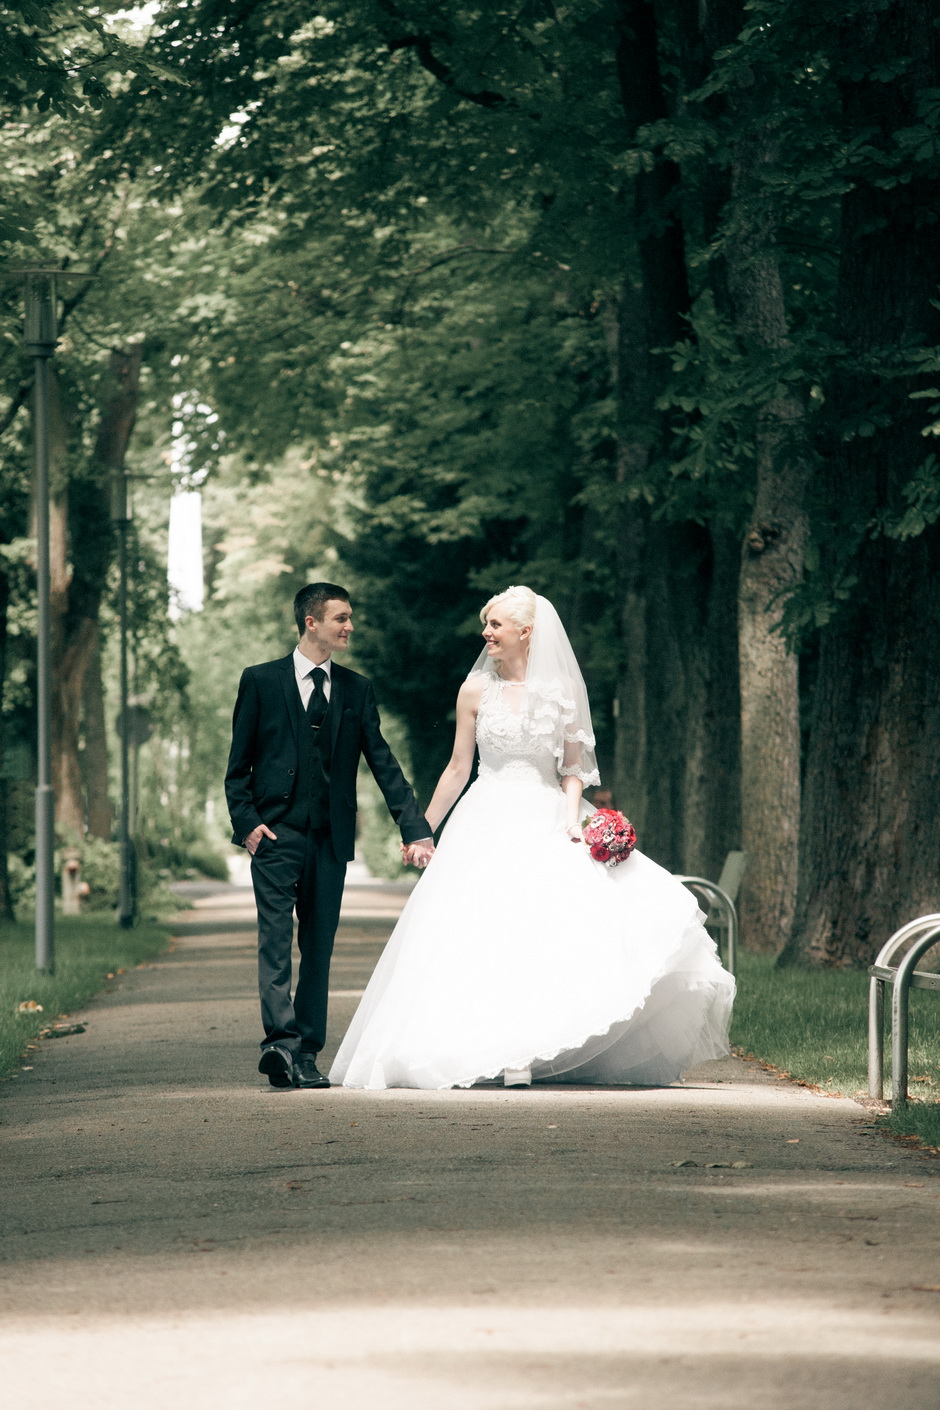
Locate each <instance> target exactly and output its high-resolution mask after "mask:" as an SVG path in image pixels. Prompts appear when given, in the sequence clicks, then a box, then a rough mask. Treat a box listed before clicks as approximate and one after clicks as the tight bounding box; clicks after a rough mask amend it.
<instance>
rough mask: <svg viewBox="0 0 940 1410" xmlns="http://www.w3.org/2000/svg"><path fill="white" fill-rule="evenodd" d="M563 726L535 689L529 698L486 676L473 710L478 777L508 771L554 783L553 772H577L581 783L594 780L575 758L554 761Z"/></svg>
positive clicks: (519, 688) (523, 690)
mask: <svg viewBox="0 0 940 1410" xmlns="http://www.w3.org/2000/svg"><path fill="white" fill-rule="evenodd" d="M563 729H564V726H563V724H562V723H561V720H560V716H559V711H558V709H557V706H556V705H555V702H553V700H552V699H551V698H550V697H545V696H543V694H542V693H541V692H539V693H538V695H536V696H535V697H533V696H532V694H531V687H529V686H527V685H523V684H519V685H516V684H514V683H511V682H508V681H501V680H500V679H499V678H498V677H496V676H492V675H490V676H488V677H487V678H486V679H485V681H484V685H483V694H482V697H481V699H480V706H479V709H478V711H477V725H476V739H477V748H478V749H479V751H480V777H481V778H486V777H493V776H495V775H511V776H514V777H516V778H528V779H531V780H532V781H536V780H537V781H539V782H541V783H546V784H550V785H552V786H555V787H557V785H558V782H559V775H561V774H578V775H580V776H581V777H582V778H583V780H584V782H585V783H586V784H591V783H596V782H597V781H598V780H597V776H596V775H591V776H585V775H584V774H583V773H582V771H581V770H580V769H579V768H578V767H577V761H576V760H575V762H574V763H573V764H571V765H569V766H568V767H566V766H565V764H564V763H561V764H560V762H559V758H558V755H559V753H560V752H561V748H563V747H564V745H563V743H562V744H561V745H560V744H559V738H560V736H561V735H563ZM591 743H592V744H593V740H592V741H591Z"/></svg>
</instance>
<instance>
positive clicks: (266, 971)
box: [251, 822, 346, 1057]
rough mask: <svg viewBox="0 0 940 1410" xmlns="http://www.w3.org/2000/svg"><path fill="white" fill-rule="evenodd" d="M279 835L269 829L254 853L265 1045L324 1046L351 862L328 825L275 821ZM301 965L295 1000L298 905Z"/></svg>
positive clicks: (296, 1049)
mask: <svg viewBox="0 0 940 1410" xmlns="http://www.w3.org/2000/svg"><path fill="white" fill-rule="evenodd" d="M271 831H272V832H274V833H276V834H277V841H275V842H273V841H272V840H271V838H270V837H262V838H261V841H260V843H259V844H258V849H257V851H256V852H255V854H254V856H253V857H252V859H251V880H252V884H253V885H254V891H255V903H256V905H257V908H258V992H259V995H260V998H261V1022H262V1025H263V1027H264V1039H263V1040H262V1044H261V1046H262V1048H266V1047H269V1046H270V1045H271V1044H273V1043H277V1044H279V1045H280V1046H281V1047H284V1048H288V1049H289V1050H290V1051H291V1053H292V1054H293V1055H294V1056H295V1057H296V1056H297V1054H298V1053H300V1052H304V1053H318V1052H319V1051H320V1049H321V1048H322V1047H323V1045H324V1043H325V1042H326V1015H327V1003H328V997H329V983H330V959H331V957H332V954H333V939H334V936H335V935H336V927H337V925H338V924H339V911H340V905H341V904H342V900H343V885H344V882H345V880H346V863H345V862H338V861H337V860H336V853H335V851H334V850H333V843H332V841H331V839H330V834H329V829H328V828H319V827H317V828H313V827H307V828H303V829H299V828H295V827H290V826H288V824H287V823H282V822H281V823H275V824H274V825H273V826H272V828H271ZM295 908H296V911H297V944H298V948H299V950H300V971H299V974H298V976H297V987H296V990H295V992H294V998H293V1001H292V1000H291V949H292V944H293V938H294V910H295Z"/></svg>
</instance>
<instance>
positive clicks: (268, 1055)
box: [258, 1046, 294, 1087]
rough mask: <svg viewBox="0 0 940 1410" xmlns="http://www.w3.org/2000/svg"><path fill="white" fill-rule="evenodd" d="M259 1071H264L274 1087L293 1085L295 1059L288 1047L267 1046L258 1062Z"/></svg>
mask: <svg viewBox="0 0 940 1410" xmlns="http://www.w3.org/2000/svg"><path fill="white" fill-rule="evenodd" d="M258 1071H259V1072H263V1073H264V1075H265V1077H267V1079H268V1081H269V1082H270V1083H271V1086H272V1087H293V1085H294V1059H293V1058H292V1057H291V1055H290V1052H289V1051H288V1049H287V1048H278V1047H274V1046H272V1047H270V1048H265V1049H264V1050H263V1052H262V1054H261V1061H260V1062H259V1063H258Z"/></svg>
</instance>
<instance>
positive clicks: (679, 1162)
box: [672, 1160, 698, 1170]
mask: <svg viewBox="0 0 940 1410" xmlns="http://www.w3.org/2000/svg"><path fill="white" fill-rule="evenodd" d="M672 1163H673V1165H674V1166H675V1168H676V1169H677V1170H681V1169H682V1167H683V1166H684V1165H698V1161H697V1160H674V1161H673V1162H672Z"/></svg>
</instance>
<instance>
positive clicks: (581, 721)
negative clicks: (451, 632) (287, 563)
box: [330, 587, 734, 1089]
mask: <svg viewBox="0 0 940 1410" xmlns="http://www.w3.org/2000/svg"><path fill="white" fill-rule="evenodd" d="M481 618H482V620H483V623H484V629H483V636H484V639H485V641H486V647H485V650H484V652H483V655H482V656H481V657H480V658H479V660H478V661H477V663H476V665H475V666H474V669H473V670H472V671H471V673H470V675H469V676H468V677H467V679H466V681H465V682H464V684H463V686H462V687H461V689H460V693H459V695H458V697H457V728H456V737H455V741H454V752H453V756H452V758H451V761H450V763H449V764H448V766H447V768H446V769H445V770H444V773H443V774H442V775H441V778H440V781H439V783H438V785H437V788H436V789H435V792H434V796H433V798H432V799H431V802H430V805H429V806H428V808H427V818H428V821H429V822H430V824H431V827H432V828H433V829H435V830H436V829H437V828H438V827H439V826H440V824H441V822H442V821H443V820H444V818H445V817H447V814H448V813H449V812H450V810H451V809H452V808H453V814H452V816H451V817H450V819H449V821H448V823H447V827H446V829H445V831H444V835H443V837H442V840H441V842H440V845H439V847H438V849H437V851H436V852H435V854H434V856H433V858H432V860H431V862H430V865H429V867H428V869H427V871H426V873H425V875H424V876H423V877H422V879H421V880H420V881H419V883H418V885H417V886H416V887H415V889H414V891H413V893H412V895H411V896H410V898H409V900H408V903H407V905H406V906H405V909H404V911H403V912H402V915H401V919H400V920H399V922H398V925H397V926H396V927H395V931H394V933H393V934H392V937H391V939H390V940H389V942H388V944H387V945H386V947H385V950H384V952H383V954H382V957H381V959H380V960H379V963H378V965H377V966H376V969H375V972H374V973H373V975H372V978H371V980H370V981H369V985H368V988H367V989H366V991H365V994H364V995H363V998H362V1002H361V1003H360V1005H359V1008H358V1009H357V1011H356V1014H355V1016H354V1018H353V1021H352V1023H351V1025H350V1027H349V1031H348V1032H347V1034H346V1036H345V1038H344V1040H343V1042H342V1045H341V1047H340V1050H339V1052H338V1054H337V1056H336V1060H335V1062H334V1063H333V1067H332V1070H331V1072H330V1080H331V1081H332V1082H334V1083H340V1082H341V1083H343V1085H345V1086H347V1087H365V1088H371V1089H376V1088H384V1087H419V1088H427V1089H436V1088H444V1087H469V1086H472V1085H473V1083H474V1082H478V1081H481V1080H484V1079H487V1078H499V1077H502V1079H503V1081H504V1083H505V1085H507V1086H518V1085H526V1084H527V1083H528V1082H529V1081H531V1080H532V1079H533V1078H534V1079H535V1080H536V1081H538V1080H539V1079H547V1078H550V1079H553V1080H556V1081H557V1080H562V1081H579V1082H598V1083H601V1082H603V1083H612V1082H613V1083H636V1084H643V1085H661V1084H664V1083H669V1082H674V1081H675V1080H676V1079H677V1078H678V1077H679V1075H680V1073H681V1072H682V1070H683V1069H684V1068H686V1067H689V1066H692V1065H693V1064H695V1063H699V1062H704V1061H706V1060H707V1059H709V1058H716V1057H721V1056H722V1055H723V1054H725V1053H727V1051H728V1038H727V1034H728V1023H729V1020H730V1014H731V1004H732V1000H733V997H734V980H733V979H732V977H731V975H730V974H728V973H727V972H726V971H725V970H724V969H723V968H722V966H721V964H720V962H719V959H718V955H717V951H716V949H715V945H714V942H713V941H712V939H711V938H710V936H709V935H708V933H707V932H706V931H705V929H704V928H703V926H702V919H703V917H702V915H701V912H700V911H699V909H698V906H697V904H696V902H695V898H694V897H693V896H692V894H691V892H689V891H687V890H686V888H685V887H684V886H683V885H681V883H680V882H678V881H676V880H675V878H674V877H673V876H671V875H670V873H669V872H667V871H664V870H663V868H662V867H660V866H658V865H657V864H656V863H655V862H653V861H650V859H649V858H648V857H644V856H643V855H642V853H640V852H638V851H636V850H635V851H634V852H633V853H632V855H631V856H630V858H629V859H628V860H627V861H626V862H621V863H620V864H619V865H618V866H616V867H607V866H604V865H602V864H601V863H599V862H596V861H594V859H593V858H592V857H591V855H590V852H589V850H588V848H587V846H586V845H585V844H584V842H583V841H582V835H581V827H580V820H581V819H582V818H583V817H585V816H587V815H589V814H590V813H591V811H592V809H590V808H589V807H587V806H586V805H585V804H584V802H583V801H582V798H581V793H582V789H583V787H584V786H585V785H591V784H598V783H599V782H600V779H599V776H598V773H597V769H596V764H595V760H594V737H593V734H592V731H591V718H590V709H589V706H588V699H587V692H586V690H585V687H584V681H583V680H582V677H581V672H580V670H579V668H578V664H577V661H576V660H575V656H574V653H573V651H572V650H571V646H570V643H569V641H568V638H567V635H566V633H565V630H564V627H563V626H562V624H561V621H560V620H559V617H558V614H557V613H556V611H555V609H554V607H552V605H551V603H550V602H548V601H547V599H545V598H544V597H536V595H535V594H534V593H533V592H532V591H531V589H529V588H522V587H511V588H508V589H507V591H506V592H504V593H502V594H500V595H499V596H498V597H496V598H493V599H491V600H490V602H488V603H487V605H486V607H485V608H484V609H483V612H482V613H481ZM474 747H476V748H478V749H479V756H480V763H479V775H478V778H477V780H476V781H475V783H474V784H473V786H472V787H471V788H470V789H469V790H468V791H467V793H466V795H465V796H464V797H463V798H460V794H461V793H462V792H463V789H464V788H465V786H466V783H467V780H468V778H469V777H470V771H471V768H472V765H473V756H474ZM458 798H460V801H459V803H458V802H457V799H458ZM455 803H456V807H454V804H455Z"/></svg>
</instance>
